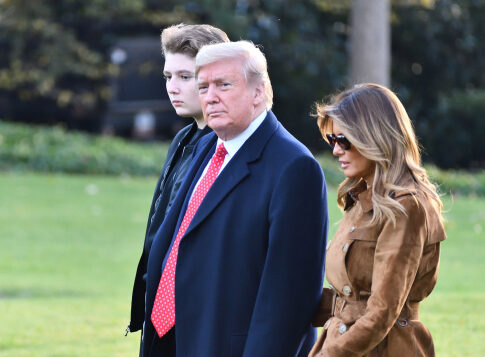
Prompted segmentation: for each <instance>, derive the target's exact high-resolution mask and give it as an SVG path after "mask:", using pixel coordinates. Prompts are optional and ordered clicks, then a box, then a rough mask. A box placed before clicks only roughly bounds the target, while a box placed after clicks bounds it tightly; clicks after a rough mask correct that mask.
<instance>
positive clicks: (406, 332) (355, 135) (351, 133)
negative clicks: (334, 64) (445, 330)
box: [310, 84, 445, 357]
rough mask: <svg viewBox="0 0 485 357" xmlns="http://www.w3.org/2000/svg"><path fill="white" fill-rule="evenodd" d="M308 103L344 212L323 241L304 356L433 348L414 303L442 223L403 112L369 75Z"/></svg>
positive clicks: (429, 274) (420, 352)
mask: <svg viewBox="0 0 485 357" xmlns="http://www.w3.org/2000/svg"><path fill="white" fill-rule="evenodd" d="M317 110H318V124H319V127H320V130H321V132H322V135H323V136H324V138H325V139H326V140H327V141H328V142H329V144H330V145H331V146H332V147H333V154H334V155H335V156H337V157H338V159H339V162H340V163H341V166H342V168H343V170H344V174H345V176H346V180H345V181H344V182H343V183H342V184H341V185H340V187H339V190H338V204H339V206H340V207H341V208H343V210H344V217H343V219H342V221H341V222H340V226H339V228H338V230H337V233H336V235H335V237H334V239H333V240H332V241H331V242H330V243H329V245H328V247H327V258H326V269H325V270H326V274H327V280H328V282H329V283H330V287H331V289H327V288H325V289H324V293H323V295H322V301H321V306H320V310H319V311H318V314H317V316H316V318H315V322H314V324H316V325H318V326H323V329H322V333H321V335H320V337H319V339H318V340H317V343H316V344H315V346H314V347H313V349H312V351H311V352H310V357H313V356H317V357H324V356H325V357H327V356H330V357H340V356H342V357H357V356H392V357H395V356H397V357H399V356H404V357H408V356H434V355H435V353H434V347H433V340H432V338H431V334H430V333H429V331H428V330H427V329H426V327H425V326H424V325H423V324H422V323H421V321H420V320H419V317H418V311H419V303H420V302H421V301H422V300H423V299H424V298H426V297H427V296H428V295H429V294H430V293H431V291H432V290H433V288H434V286H435V284H436V280H437V275H438V263H439V252H440V242H441V241H442V240H444V239H445V232H444V229H443V224H442V219H441V208H442V204H441V201H440V198H439V196H438V195H437V193H436V189H435V187H434V186H433V185H432V184H431V183H430V182H429V180H428V176H427V174H426V171H425V170H424V169H423V168H422V167H421V164H420V154H419V149H418V143H417V141H416V137H415V135H414V131H413V128H412V125H411V121H410V119H409V117H408V115H407V113H406V111H405V109H404V107H403V106H402V104H401V102H400V101H399V99H398V98H397V97H396V96H395V94H394V93H392V92H391V91H390V90H388V89H387V88H385V87H382V86H379V85H376V84H363V85H358V86H356V87H354V88H352V89H350V90H348V91H346V92H343V93H341V94H340V95H339V96H338V97H337V98H336V100H335V101H334V103H332V104H330V105H319V106H317Z"/></svg>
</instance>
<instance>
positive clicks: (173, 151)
mask: <svg viewBox="0 0 485 357" xmlns="http://www.w3.org/2000/svg"><path fill="white" fill-rule="evenodd" d="M209 132H211V129H210V128H209V127H207V126H206V127H205V128H204V129H203V130H202V131H200V130H199V131H197V124H196V123H195V122H193V123H192V124H191V125H188V126H186V127H184V128H183V129H182V130H180V131H179V132H178V133H177V135H176V136H175V138H174V139H173V141H172V143H171V144H170V147H169V149H168V153H167V159H166V160H165V164H164V165H163V168H162V172H161V174H160V177H159V179H158V182H157V186H156V188H155V192H154V194H153V199H152V204H151V207H150V214H149V216H148V222H147V227H146V232H145V243H144V246H143V252H142V255H141V257H140V261H139V263H138V268H137V270H136V276H135V283H134V286H133V294H132V299H131V319H130V324H129V325H128V328H127V332H128V331H130V332H134V331H138V330H140V329H141V328H142V327H143V319H144V317H145V290H146V282H145V279H146V272H147V261H148V255H149V253H150V248H151V245H152V242H153V237H154V235H155V233H156V232H157V230H158V228H159V227H160V226H161V224H162V222H163V219H164V218H165V214H166V212H167V211H168V210H169V208H170V207H171V205H172V203H173V201H174V199H175V196H176V194H177V192H178V190H179V188H180V184H181V183H182V181H183V179H184V177H185V174H186V172H187V169H188V167H189V164H190V160H191V158H192V150H193V148H194V146H195V144H196V143H197V141H198V139H200V138H201V137H202V136H203V135H205V134H207V133H209Z"/></svg>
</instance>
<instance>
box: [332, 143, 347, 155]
mask: <svg viewBox="0 0 485 357" xmlns="http://www.w3.org/2000/svg"><path fill="white" fill-rule="evenodd" d="M344 153H345V150H343V149H342V148H341V147H340V145H339V144H338V143H335V146H334V147H333V150H332V154H333V155H334V156H342V155H343V154H344Z"/></svg>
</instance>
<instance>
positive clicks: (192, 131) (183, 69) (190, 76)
mask: <svg viewBox="0 0 485 357" xmlns="http://www.w3.org/2000/svg"><path fill="white" fill-rule="evenodd" d="M161 40H162V52H163V55H164V57H165V65H164V70H163V75H164V77H165V79H166V86H167V92H168V96H169V98H170V101H171V103H172V105H173V107H174V109H175V111H176V112H177V114H178V115H179V116H181V117H192V118H194V122H193V123H192V124H190V125H188V126H186V127H185V128H183V129H182V130H180V131H179V132H178V133H177V135H176V136H175V138H174V140H173V141H172V143H171V145H170V148H169V150H168V153H167V159H166V161H165V164H164V165H163V168H162V172H161V174H160V178H159V179H158V182H157V186H156V188H155V193H154V195H153V199H152V204H151V207H150V214H149V216H148V222H147V227H146V233H145V242H144V246H143V252H142V255H141V258H140V261H139V263H138V268H137V271H136V277H135V282H134V286H133V294H132V302H131V320H130V324H129V325H128V327H127V329H126V332H127V333H128V332H135V331H138V330H140V329H143V320H144V316H145V290H146V272H147V261H148V255H149V252H150V248H151V245H152V241H153V236H154V235H155V233H156V232H157V230H158V228H159V227H160V225H161V224H162V222H163V219H164V217H165V214H166V212H167V211H168V210H169V209H170V207H171V205H172V203H173V201H174V198H175V196H176V194H177V192H178V190H179V187H180V184H181V182H182V181H183V178H184V176H185V173H186V171H187V168H188V166H189V162H190V159H191V156H192V150H193V147H194V146H195V144H196V143H197V141H198V140H199V139H200V138H201V137H202V136H204V135H205V134H207V133H209V132H210V131H211V129H210V128H209V127H207V125H206V122H205V120H204V116H203V114H202V108H201V105H200V101H199V95H198V90H197V88H196V82H195V56H196V55H197V53H198V52H199V50H200V49H201V48H202V46H204V45H207V44H210V43H219V42H228V41H229V39H228V37H227V35H226V33H225V32H224V31H222V30H220V29H218V28H215V27H213V26H210V25H184V24H179V25H174V26H171V27H168V28H166V29H164V30H163V31H162V36H161Z"/></svg>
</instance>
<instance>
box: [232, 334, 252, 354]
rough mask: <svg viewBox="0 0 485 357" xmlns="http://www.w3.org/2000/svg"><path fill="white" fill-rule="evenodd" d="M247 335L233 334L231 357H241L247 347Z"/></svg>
mask: <svg viewBox="0 0 485 357" xmlns="http://www.w3.org/2000/svg"><path fill="white" fill-rule="evenodd" d="M247 337H248V334H246V333H233V334H232V335H231V354H230V356H231V357H241V356H242V354H243V352H244V346H245V345H246V338H247Z"/></svg>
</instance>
